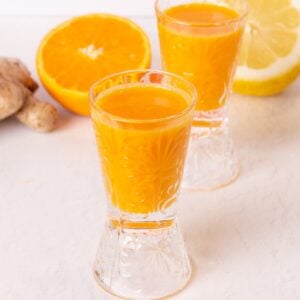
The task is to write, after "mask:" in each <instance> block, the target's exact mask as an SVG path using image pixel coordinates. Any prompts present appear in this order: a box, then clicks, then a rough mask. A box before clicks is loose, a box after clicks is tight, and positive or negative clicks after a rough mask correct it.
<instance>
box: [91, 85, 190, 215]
mask: <svg viewBox="0 0 300 300" xmlns="http://www.w3.org/2000/svg"><path fill="white" fill-rule="evenodd" d="M95 105H96V107H98V108H99V109H100V111H101V112H102V113H99V112H98V111H97V110H96V109H92V119H93V121H94V127H95V131H96V136H97V143H98V149H99V152H100V157H101V160H102V169H103V174H104V181H105V185H106V190H107V192H108V198H109V199H110V200H111V203H112V205H113V207H115V208H117V209H120V210H121V211H123V212H126V213H134V214H149V213H154V212H157V211H163V210H164V209H165V208H168V207H169V206H170V205H171V204H173V203H174V201H175V200H176V194H177V191H178V187H179V182H180V180H181V176H182V171H183V164H184V158H185V152H186V148H187V143H188V136H189V131H190V125H191V124H190V123H191V118H192V115H190V116H189V118H188V117H185V118H184V119H182V117H178V116H181V114H184V112H185V111H186V110H187V109H188V101H187V96H186V95H185V94H184V93H182V92H180V91H179V90H175V89H168V88H165V87H163V86H160V85H158V84H151V85H150V84H149V85H147V84H139V85H138V84H135V83H134V84H128V85H126V86H121V87H120V86H117V87H114V88H111V89H108V90H107V91H105V92H104V93H103V94H100V96H99V97H98V98H97V99H96V101H95Z"/></svg>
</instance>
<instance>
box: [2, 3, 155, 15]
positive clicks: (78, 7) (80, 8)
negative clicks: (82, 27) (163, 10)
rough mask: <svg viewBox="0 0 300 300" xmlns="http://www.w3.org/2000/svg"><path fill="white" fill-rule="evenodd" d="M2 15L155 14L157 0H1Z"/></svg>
mask: <svg viewBox="0 0 300 300" xmlns="http://www.w3.org/2000/svg"><path fill="white" fill-rule="evenodd" d="M0 2H2V3H1V9H0V16H1V15H2V16H3V15H46V16H52V15H78V14H84V13H87V12H109V13H118V14H122V15H127V16H136V15H145V16H149V15H153V13H154V11H153V6H154V2H155V0H1V1H0Z"/></svg>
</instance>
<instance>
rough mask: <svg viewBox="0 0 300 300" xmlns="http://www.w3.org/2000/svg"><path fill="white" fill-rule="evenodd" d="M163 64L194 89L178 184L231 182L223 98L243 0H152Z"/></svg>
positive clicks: (206, 186)
mask: <svg viewBox="0 0 300 300" xmlns="http://www.w3.org/2000/svg"><path fill="white" fill-rule="evenodd" d="M155 8H156V15H157V23H158V30H159V38H160V48H161V56H162V66H163V69H164V70H166V71H169V72H172V73H175V74H178V75H180V76H182V77H184V78H186V79H188V80H189V81H190V82H192V83H193V84H194V85H195V87H196V89H197V92H198V99H197V104H196V112H195V116H194V121H193V128H192V133H191V140H190V145H189V153H188V157H187V162H186V168H185V175H184V179H183V186H184V187H186V188H189V189H195V190H197V189H202V190H211V189H215V188H219V187H222V186H224V185H226V184H229V183H231V182H232V181H234V179H236V178H237V176H238V174H239V163H238V159H237V157H236V154H235V150H234V146H233V141H232V139H231V137H230V135H229V132H228V122H227V121H228V114H227V110H228V109H227V108H228V105H227V104H228V100H229V98H230V95H231V89H232V81H233V75H234V72H235V68H236V61H237V54H238V50H239V47H240V41H241V38H242V34H243V30H244V25H245V20H246V16H247V4H246V0H199V1H197V0H192V1H187V0H157V1H156V5H155Z"/></svg>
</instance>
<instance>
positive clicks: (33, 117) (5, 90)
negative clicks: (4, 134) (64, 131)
mask: <svg viewBox="0 0 300 300" xmlns="http://www.w3.org/2000/svg"><path fill="white" fill-rule="evenodd" d="M37 88H38V84H37V83H36V82H35V81H34V80H33V78H32V77H31V75H30V72H29V71H28V69H27V68H26V67H25V65H24V64H23V63H22V62H21V61H20V60H18V59H13V58H5V57H0V120H2V119H5V118H7V117H9V116H12V115H14V116H15V117H16V118H17V119H18V120H19V121H20V122H22V123H23V124H25V125H26V126H28V127H30V128H32V129H34V130H36V131H39V132H49V131H52V130H53V129H54V128H55V126H56V122H57V118H58V113H57V110H56V108H55V107H54V106H52V105H51V104H49V103H46V102H42V101H40V100H39V99H37V98H36V97H35V96H34V95H33V93H34V92H35V91H36V90H37Z"/></svg>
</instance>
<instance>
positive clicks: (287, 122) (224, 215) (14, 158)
mask: <svg viewBox="0 0 300 300" xmlns="http://www.w3.org/2000/svg"><path fill="white" fill-rule="evenodd" d="M153 2H154V1H146V0H135V1H134V0H105V1H104V0H93V1H87V0H69V1H66V0H65V1H63V0H51V1H50V0H49V1H45V0H39V1H34V0H1V5H0V6H1V8H0V55H5V56H16V57H20V58H21V59H22V60H23V61H24V62H25V63H26V64H27V65H28V67H29V68H30V70H31V71H32V73H33V75H34V77H35V78H37V75H36V71H35V64H34V61H35V54H36V49H37V46H38V44H39V42H40V40H41V38H42V37H43V36H44V35H45V33H46V32H48V31H49V30H50V29H51V28H53V26H55V25H56V24H58V23H60V22H61V21H62V20H64V19H65V18H67V17H68V16H69V15H75V14H76V15H77V14H82V13H85V12H95V11H97V12H101V11H104V12H111V13H118V14H122V15H127V16H132V19H133V20H134V21H136V22H137V23H138V24H140V25H141V26H142V27H143V28H144V29H145V31H146V32H147V34H148V35H149V36H150V38H151V42H152V47H153V54H154V55H153V65H154V66H159V50H158V41H157V33H156V26H155V20H154V19H153V18H149V15H153V8H152V6H153ZM145 16H146V17H145ZM38 96H39V97H40V98H42V99H45V100H47V101H51V102H52V103H54V104H55V105H56V106H57V107H58V108H59V111H60V119H59V123H58V128H57V130H56V131H54V132H53V133H51V134H38V133H35V132H33V131H31V130H29V129H27V128H25V127H24V126H22V125H20V124H19V123H18V122H17V121H16V120H14V119H13V118H11V119H9V120H6V121H2V122H1V123H0V299H1V300H111V299H112V298H111V297H110V296H108V295H107V294H106V293H104V292H103V291H101V290H100V289H98V287H97V286H96V284H95V282H94V280H93V277H92V275H91V273H92V272H91V266H92V264H93V259H94V256H95V250H96V248H97V244H98V242H99V238H100V235H101V231H102V228H103V224H104V220H105V196H104V191H103V188H102V183H101V182H102V181H101V176H100V172H99V166H98V157H97V152H96V145H95V139H94V134H93V131H92V128H91V124H90V121H89V120H88V119H87V118H82V117H78V116H74V115H72V114H70V113H68V112H66V111H65V110H64V109H62V108H61V107H59V105H58V104H57V103H56V102H55V101H54V100H53V99H51V97H50V96H49V95H48V94H47V93H46V91H45V90H44V89H43V88H42V87H41V88H40V89H39V91H38ZM299 99H300V80H298V81H296V82H295V83H294V84H293V85H292V86H291V87H290V88H289V89H288V90H286V91H285V92H284V93H282V94H281V95H278V96H275V97H270V98H267V99H256V98H251V97H241V96H234V97H233V99H232V101H231V102H232V103H231V110H230V118H231V122H230V127H231V132H232V135H233V138H234V140H235V142H236V146H237V152H238V155H239V157H240V160H241V165H242V172H241V176H240V178H239V179H238V180H237V181H236V182H235V183H234V184H232V185H230V186H228V187H226V188H224V189H221V190H218V191H215V192H210V193H201V192H198V193H196V192H195V193H188V192H183V193H182V195H181V197H180V201H179V218H180V224H181V228H182V231H183V234H184V238H185V241H186V245H187V249H188V252H189V254H190V257H191V261H192V265H193V277H192V280H191V282H190V284H189V285H188V286H187V288H186V289H185V290H184V291H182V293H180V294H178V295H177V296H176V297H174V299H176V300H177V299H178V300H202V299H203V300H241V299H242V300H254V299H255V300H296V299H300V289H299V287H300V282H299V278H300V259H299V253H300V234H299V228H300V200H299V199H300V187H299V183H300V175H299V170H300V155H299V149H300V117H299V116H300V101H299Z"/></svg>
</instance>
